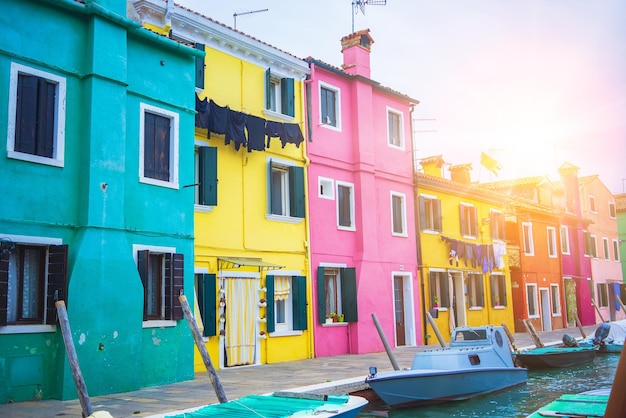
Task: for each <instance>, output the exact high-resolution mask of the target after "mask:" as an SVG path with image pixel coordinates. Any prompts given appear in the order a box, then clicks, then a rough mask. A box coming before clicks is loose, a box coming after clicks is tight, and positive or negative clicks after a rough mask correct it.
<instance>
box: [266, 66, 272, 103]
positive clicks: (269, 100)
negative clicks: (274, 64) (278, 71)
mask: <svg viewBox="0 0 626 418" xmlns="http://www.w3.org/2000/svg"><path fill="white" fill-rule="evenodd" d="M271 90H272V74H271V72H270V69H269V68H268V69H267V70H266V71H265V108H266V109H269V108H270V107H271V105H272V93H271Z"/></svg>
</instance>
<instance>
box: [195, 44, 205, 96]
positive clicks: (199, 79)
mask: <svg viewBox="0 0 626 418" xmlns="http://www.w3.org/2000/svg"><path fill="white" fill-rule="evenodd" d="M196 49H197V50H199V51H203V52H204V50H205V49H204V44H201V43H196ZM204 59H205V57H196V87H197V88H199V89H203V88H204Z"/></svg>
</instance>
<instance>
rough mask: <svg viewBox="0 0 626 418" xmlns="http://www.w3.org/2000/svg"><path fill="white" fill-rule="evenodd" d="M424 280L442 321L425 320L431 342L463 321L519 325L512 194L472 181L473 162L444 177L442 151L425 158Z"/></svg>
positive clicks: (420, 194) (428, 301)
mask: <svg viewBox="0 0 626 418" xmlns="http://www.w3.org/2000/svg"><path fill="white" fill-rule="evenodd" d="M421 166H422V172H420V173H416V184H417V201H418V204H419V209H418V213H419V219H418V231H419V239H420V244H421V245H420V248H421V253H420V269H419V270H420V280H421V281H422V285H423V289H424V292H423V294H424V297H423V298H424V300H423V306H424V309H425V311H427V312H429V313H430V314H431V316H432V318H433V322H434V323H435V324H436V327H437V330H435V329H433V326H432V325H431V324H430V321H428V322H427V323H426V324H425V333H424V334H426V337H425V339H426V341H425V344H438V343H439V341H438V337H437V331H438V333H439V335H441V337H442V339H443V340H444V341H449V340H450V335H451V331H452V329H453V328H455V327H459V326H480V325H488V324H493V325H500V324H503V323H504V324H506V326H507V327H508V328H509V329H513V325H514V322H513V305H512V298H511V277H510V273H509V266H508V257H507V255H506V237H505V235H504V218H505V216H506V210H505V209H506V198H505V197H504V196H502V195H499V194H497V193H493V192H490V191H487V190H483V189H480V188H479V187H477V186H475V185H472V184H471V182H470V174H469V171H470V170H471V165H470V164H463V165H458V166H452V167H450V168H449V170H450V171H451V178H450V179H447V178H444V177H443V166H444V160H443V159H442V157H441V156H434V157H429V158H425V159H423V160H422V161H421Z"/></svg>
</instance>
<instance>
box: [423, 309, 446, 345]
mask: <svg viewBox="0 0 626 418" xmlns="http://www.w3.org/2000/svg"><path fill="white" fill-rule="evenodd" d="M426 319H428V323H429V324H430V326H431V327H433V331H435V335H436V336H437V339H438V340H439V345H440V346H441V347H443V348H446V342H445V341H444V340H443V337H442V336H441V333H440V332H439V328H437V324H436V323H435V320H434V319H433V316H432V315H431V314H430V312H426Z"/></svg>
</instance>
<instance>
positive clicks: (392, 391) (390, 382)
mask: <svg viewBox="0 0 626 418" xmlns="http://www.w3.org/2000/svg"><path fill="white" fill-rule="evenodd" d="M527 378H528V371H527V370H526V369H522V368H480V369H461V370H399V371H394V372H385V373H378V374H377V375H376V376H374V377H368V378H367V379H366V380H365V382H366V383H367V384H369V386H370V387H371V388H372V389H373V390H374V392H376V394H377V395H378V396H379V397H380V398H381V399H382V400H383V401H384V402H385V403H386V404H387V405H389V406H392V407H407V406H414V405H420V404H428V403H437V402H444V401H459V400H464V399H470V398H473V397H476V396H480V395H484V394H487V393H491V392H496V391H500V390H503V389H507V388H510V387H514V386H517V385H521V384H523V383H526V380H527Z"/></svg>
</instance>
